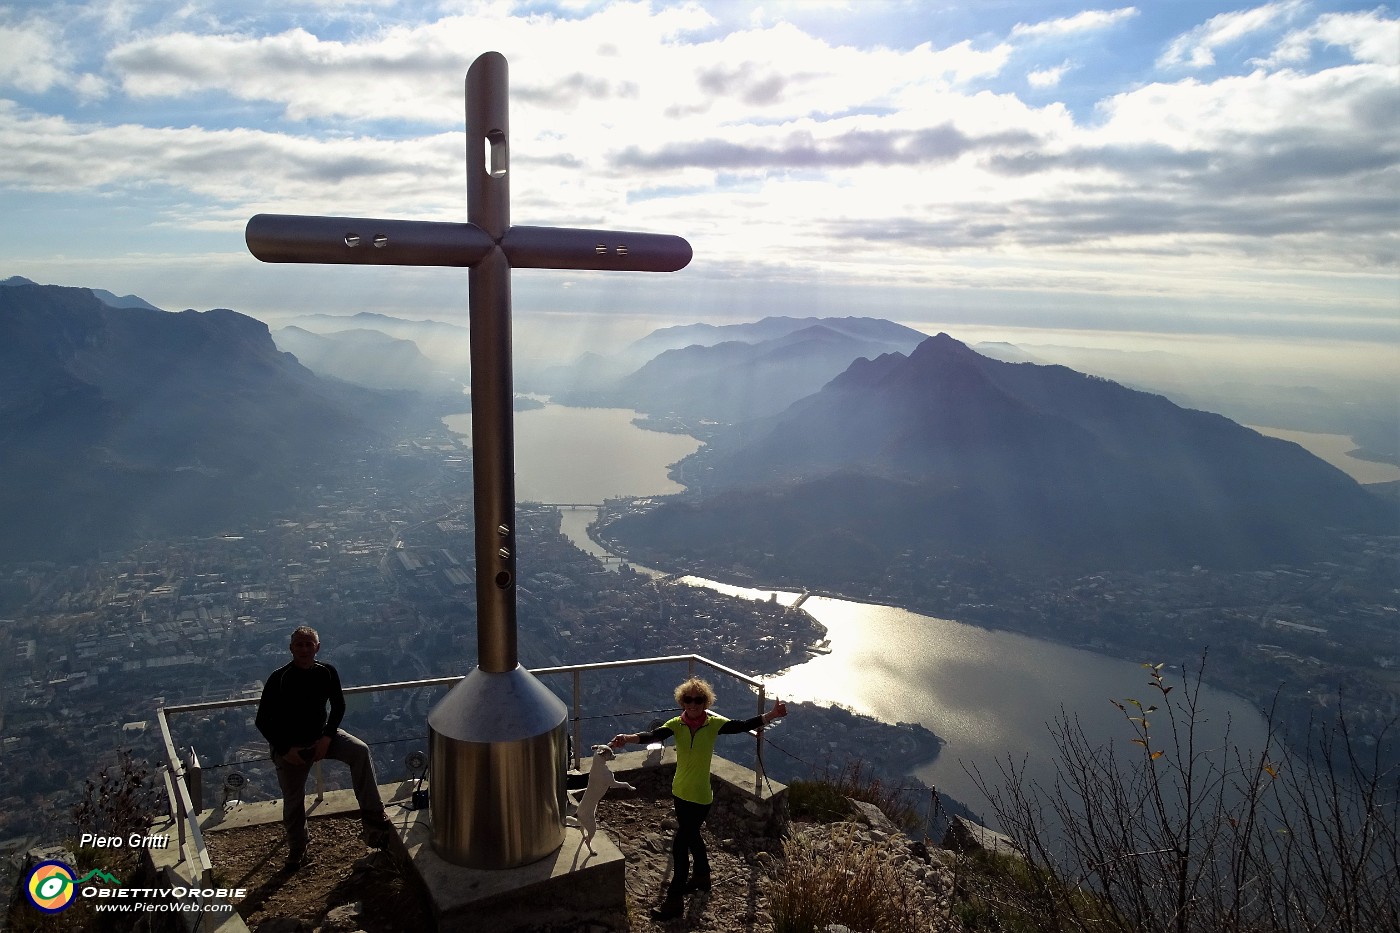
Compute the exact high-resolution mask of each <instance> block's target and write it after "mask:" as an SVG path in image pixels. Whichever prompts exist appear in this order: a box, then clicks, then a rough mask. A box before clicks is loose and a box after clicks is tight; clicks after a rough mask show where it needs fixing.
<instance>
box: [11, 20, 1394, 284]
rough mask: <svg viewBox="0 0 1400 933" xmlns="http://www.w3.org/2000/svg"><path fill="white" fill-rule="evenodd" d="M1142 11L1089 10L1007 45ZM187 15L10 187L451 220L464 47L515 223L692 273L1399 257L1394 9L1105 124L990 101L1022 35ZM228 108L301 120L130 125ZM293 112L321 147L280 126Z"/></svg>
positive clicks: (15, 169) (48, 121)
mask: <svg viewBox="0 0 1400 933" xmlns="http://www.w3.org/2000/svg"><path fill="white" fill-rule="evenodd" d="M590 9H592V8H590ZM855 9H856V12H857V13H858V12H859V7H858V6H857V7H856V8H855ZM1290 11H1295V7H1294V5H1292V4H1287V3H1276V4H1271V5H1270V6H1268V7H1261V8H1260V9H1259V10H1254V11H1248V13H1247V14H1229V15H1227V16H1226V17H1217V18H1215V19H1213V20H1211V21H1210V22H1209V23H1207V24H1205V25H1204V26H1202V27H1201V29H1199V30H1194V31H1193V32H1192V33H1190V34H1188V36H1189V37H1190V39H1191V41H1190V42H1186V41H1185V39H1186V38H1187V37H1183V38H1182V40H1179V41H1181V42H1182V45H1181V52H1180V54H1181V56H1182V58H1181V60H1182V61H1188V60H1191V58H1192V56H1194V55H1198V54H1210V50H1213V49H1217V48H1220V47H1221V46H1222V45H1223V44H1224V43H1227V42H1230V41H1234V40H1233V39H1232V38H1231V37H1239V36H1244V35H1251V34H1254V33H1257V32H1261V31H1263V30H1265V29H1266V28H1274V27H1275V26H1277V27H1279V29H1280V30H1281V29H1282V28H1283V27H1282V25H1281V24H1282V23H1283V19H1284V17H1285V16H1286V15H1290ZM201 15H202V14H201ZM1135 15H1137V11H1136V8H1132V7H1129V8H1123V9H1119V10H1112V11H1089V12H1088V13H1085V14H1080V15H1079V16H1075V17H1067V18H1065V19H1063V20H1052V21H1047V22H1044V23H1038V24H1034V25H1030V26H1021V27H1018V32H1017V33H1016V35H1017V37H1018V38H1022V39H1035V38H1054V37H1057V36H1069V35H1074V34H1083V33H1086V32H1087V31H1089V30H1091V29H1101V28H1105V27H1107V26H1108V25H1111V24H1113V23H1115V22H1122V21H1124V20H1125V19H1127V18H1128V17H1129V16H1135ZM772 19H773V17H772V16H770V17H769V20H770V21H771V20H772ZM177 22H178V23H179V25H178V26H177V27H174V28H173V29H171V28H166V29H165V31H164V32H161V31H153V32H149V33H145V34H141V35H139V36H130V35H129V36H128V38H127V39H126V40H125V41H124V42H123V44H121V45H119V46H118V47H116V48H115V49H113V50H112V52H111V53H110V55H109V57H108V59H107V61H108V66H109V71H108V72H107V73H106V74H107V75H109V76H110V77H111V78H112V79H113V80H114V81H115V82H119V83H120V86H121V87H122V88H124V89H125V90H126V92H127V93H128V94H130V95H131V96H132V97H133V98H134V99H135V104H136V106H135V107H134V108H133V110H132V112H133V114H135V115H134V116H132V117H131V118H130V119H129V120H128V121H127V122H123V123H120V124H115V125H113V124H104V123H101V122H98V119H99V118H97V117H94V118H93V119H92V120H90V121H88V122H84V121H79V120H77V119H75V118H71V117H69V118H64V117H60V116H53V115H44V114H37V113H33V112H29V111H26V110H24V109H23V108H22V107H20V106H19V105H17V104H7V103H5V102H3V101H0V149H3V151H5V152H6V153H10V154H12V155H11V156H10V157H9V158H7V159H6V160H5V161H4V162H3V163H0V189H9V190H12V191H13V190H29V191H60V192H65V193H67V192H72V193H78V194H82V193H90V194H91V196H92V200H93V201H101V200H104V199H108V198H110V199H113V200H119V199H120V198H121V196H123V195H124V194H131V195H133V196H139V197H142V198H144V199H145V200H144V201H143V205H144V206H143V210H144V209H147V208H148V207H149V210H148V213H149V215H150V216H152V219H153V223H159V224H166V225H169V226H170V227H171V228H178V229H195V230H211V229H212V230H220V231H235V230H238V229H241V226H242V224H243V223H244V222H245V221H246V219H247V217H248V216H249V215H251V214H252V213H256V212H259V211H275V212H301V213H315V214H361V215H369V216H384V215H389V216H400V217H420V218H424V219H441V220H459V219H461V217H462V214H463V209H464V199H463V191H462V173H463V164H462V145H463V137H462V132H461V129H462V127H461V120H462V75H463V73H464V72H465V70H466V68H467V66H468V65H469V64H470V62H469V59H468V57H467V56H468V55H469V54H473V53H474V52H475V51H477V50H480V49H483V48H497V49H499V50H500V51H502V52H503V53H505V54H506V56H507V58H508V59H509V60H510V68H511V135H512V140H511V158H512V178H513V181H512V200H513V204H512V215H513V217H514V218H515V219H516V221H517V222H519V223H534V224H559V225H566V226H584V227H603V228H621V229H642V230H659V231H667V232H678V233H683V234H684V235H686V236H687V237H688V238H690V239H691V240H692V242H693V244H694V245H695V247H696V253H697V258H696V261H695V264H694V270H693V271H694V273H695V274H696V275H697V276H713V277H715V278H716V279H721V278H724V279H726V280H732V279H733V277H734V276H735V275H739V274H744V275H751V276H752V277H753V280H754V281H755V282H758V281H763V280H768V281H772V280H780V281H785V282H786V281H806V282H811V281H815V280H817V278H818V277H832V278H834V277H844V278H848V279H851V280H858V281H884V282H889V281H898V282H900V283H905V284H911V285H912V284H926V285H943V286H947V285H957V286H959V287H968V288H992V287H1009V288H1025V289H1026V290H1028V291H1032V290H1035V289H1037V288H1044V289H1055V288H1062V289H1066V290H1073V289H1080V290H1086V291H1100V292H1102V293H1104V294H1113V295H1122V294H1128V293H1130V292H1133V291H1134V290H1137V291H1138V292H1140V293H1143V292H1146V293H1153V294H1159V293H1171V294H1182V293H1184V292H1185V291H1186V290H1189V289H1196V288H1197V287H1198V283H1207V284H1206V285H1203V286H1200V287H1201V288H1204V289H1205V290H1206V291H1207V292H1208V293H1210V294H1215V295H1223V296H1229V297H1230V298H1231V299H1232V300H1234V299H1240V300H1244V299H1247V298H1248V297H1249V296H1250V295H1255V296H1258V295H1264V294H1268V295H1270V296H1273V295H1280V296H1283V295H1287V294H1289V293H1290V288H1291V289H1292V291H1293V292H1295V293H1296V292H1298V289H1297V288H1296V287H1293V285H1292V284H1287V283H1295V280H1294V279H1293V278H1289V276H1292V275H1293V274H1294V273H1295V272H1296V273H1299V274H1302V271H1307V272H1308V273H1309V274H1313V275H1315V276H1319V277H1320V276H1324V275H1326V276H1334V275H1335V276H1376V277H1378V276H1382V275H1387V274H1393V268H1394V263H1395V262H1396V260H1397V256H1396V255H1395V253H1396V247H1395V243H1394V235H1393V226H1394V225H1393V217H1392V216H1391V214H1392V213H1393V204H1388V203H1387V202H1386V200H1385V197H1384V195H1385V194H1386V192H1393V191H1394V190H1395V186H1396V184H1397V171H1400V169H1397V166H1400V151H1398V150H1400V141H1397V140H1396V139H1394V138H1392V137H1393V136H1394V133H1393V131H1392V130H1390V129H1389V121H1388V120H1387V119H1385V117H1384V116H1383V115H1384V114H1385V113H1386V112H1387V110H1386V107H1387V104H1388V105H1389V107H1390V109H1391V110H1393V100H1394V96H1393V95H1394V80H1393V74H1394V72H1393V64H1391V65H1387V64H1385V63H1386V61H1387V59H1386V55H1387V54H1391V59H1392V60H1393V58H1394V55H1393V53H1387V51H1386V50H1385V49H1384V48H1381V47H1380V46H1379V45H1378V44H1377V43H1376V42H1374V41H1373V36H1374V35H1376V34H1381V35H1385V34H1386V32H1387V30H1389V31H1390V34H1391V35H1393V34H1394V26H1395V23H1394V21H1393V20H1385V19H1384V18H1383V17H1381V16H1380V14H1355V15H1348V16H1341V15H1337V16H1335V17H1328V16H1324V17H1321V18H1319V19H1318V20H1317V21H1316V22H1315V23H1313V24H1312V25H1311V26H1308V27H1307V28H1305V29H1299V30H1298V31H1297V32H1295V33H1292V34H1290V36H1293V37H1294V38H1293V40H1292V41H1293V42H1294V45H1293V46H1289V48H1305V49H1307V48H1311V47H1312V46H1313V45H1314V44H1316V43H1324V42H1325V43H1331V44H1334V45H1339V46H1344V47H1346V48H1348V49H1351V50H1352V55H1353V56H1354V57H1355V58H1356V59H1357V62H1358V64H1353V65H1349V66H1346V67H1319V68H1316V69H1314V71H1313V73H1304V72H1303V71H1302V70H1301V69H1299V70H1296V71H1293V70H1282V71H1276V72H1275V71H1271V70H1269V69H1266V68H1260V69H1258V70H1257V71H1256V72H1255V73H1254V74H1249V75H1244V76H1232V77H1226V78H1221V79H1218V80H1204V79H1188V80H1182V81H1180V82H1177V83H1157V84H1151V85H1148V86H1145V87H1141V88H1137V89H1134V90H1131V91H1124V92H1123V93H1120V94H1116V95H1113V96H1111V97H1108V98H1106V99H1105V100H1104V101H1103V103H1102V105H1101V107H1100V109H1099V111H1098V113H1097V114H1096V116H1095V119H1094V121H1093V122H1089V123H1080V122H1077V121H1076V118H1075V116H1074V115H1073V113H1072V112H1071V110H1070V109H1069V108H1068V107H1066V106H1064V105H1061V104H1058V103H1053V104H1049V105H1047V106H1043V107H1034V106H1031V105H1029V104H1027V103H1026V101H1025V100H1023V99H1021V97H1018V96H1017V95H1016V94H1012V93H995V94H994V93H992V92H990V91H986V90H979V89H978V87H979V83H981V82H982V81H983V80H984V79H986V78H989V77H995V76H1000V75H1002V73H1003V72H1004V71H1005V70H1006V68H1007V65H1008V62H1009V61H1011V60H1012V59H1011V56H1012V54H1013V53H1014V48H1013V46H1012V45H1011V44H1009V43H1008V44H1002V45H998V46H996V47H993V48H986V47H979V46H975V45H974V44H973V43H972V42H970V41H962V42H956V43H953V44H950V45H947V46H946V47H935V46H934V45H933V44H932V43H925V44H922V45H917V46H915V47H913V48H904V49H897V48H885V47H878V46H870V47H857V46H854V45H840V44H833V42H831V41H826V40H823V39H822V38H820V37H819V36H817V35H814V34H812V33H810V32H808V31H805V30H803V29H801V28H798V27H797V26H796V25H793V24H792V23H787V22H781V21H777V22H772V23H771V25H766V26H754V25H750V24H747V23H748V21H747V20H744V21H743V22H741V23H740V25H739V26H738V27H737V28H736V29H734V30H733V31H727V32H726V31H724V30H723V29H720V28H718V27H717V24H716V22H715V20H714V19H713V18H712V17H711V16H710V14H709V13H708V12H707V11H706V10H704V9H702V8H699V7H696V6H668V7H661V8H655V9H654V8H652V7H651V6H649V5H647V4H609V5H607V6H604V7H602V8H599V9H597V10H596V11H594V12H591V13H589V12H587V11H586V10H585V11H584V12H582V13H580V14H579V15H578V16H575V17H573V18H563V17H561V18H552V17H549V16H546V15H536V16H533V17H532V18H530V19H529V20H526V19H524V18H514V17H512V15H511V8H510V7H507V6H481V7H473V8H472V13H471V15H470V16H445V17H442V18H439V19H437V20H435V21H432V22H422V23H418V24H407V23H404V24H398V25H391V26H372V25H367V26H364V27H363V28H361V29H359V31H355V30H346V31H343V32H338V33H335V34H334V35H335V36H336V38H328V36H330V35H332V34H331V33H326V35H317V34H316V33H315V32H314V28H315V27H313V26H312V25H308V26H307V27H306V28H303V29H294V28H286V29H281V28H280V27H279V31H277V32H275V33H272V34H256V33H254V32H251V31H248V32H238V31H234V30H233V29H232V28H230V27H229V26H227V25H225V26H217V27H211V26H208V25H204V26H196V25H195V23H196V18H195V17H194V16H193V14H192V15H191V17H188V18H186V19H184V20H177ZM306 22H307V23H308V24H310V23H311V21H310V20H307V21H306ZM1283 47H1284V46H1280V48H1283ZM464 50H471V52H467V51H464ZM1201 50H1205V51H1204V52H1201ZM31 59H32V56H31ZM1091 69H1092V62H1090V61H1089V60H1087V59H1076V61H1075V62H1071V61H1069V60H1065V61H1064V62H1062V63H1061V64H1060V65H1056V66H1052V67H1045V68H1040V69H1039V70H1037V71H1033V72H1031V73H1029V74H1028V75H1027V76H1026V80H1027V81H1028V82H1029V83H1030V85H1031V86H1033V87H1036V88H1040V89H1042V90H1043V89H1047V88H1054V87H1056V86H1058V85H1059V84H1060V82H1062V81H1064V80H1065V78H1066V75H1068V74H1070V73H1071V72H1074V77H1076V78H1077V77H1079V72H1080V71H1081V70H1082V71H1084V72H1088V71H1090V70H1091ZM93 80H94V82H95V83H94V85H93V87H92V88H91V92H92V93H100V91H101V85H100V83H96V79H95V78H94V79H93ZM1043 96H1045V95H1044V94H1036V95H1035V97H1036V99H1040V98H1041V97H1043ZM221 97H222V98H224V99H225V101H226V100H227V99H228V98H232V99H234V100H243V101H254V102H257V103H259V104H269V103H270V104H272V105H273V108H274V109H278V110H281V111H282V113H283V115H284V118H285V119H284V120H283V122H281V123H280V124H279V123H278V121H277V120H275V119H274V120H273V121H271V122H269V123H261V122H260V123H258V124H256V125H252V126H245V127H241V128H238V127H235V128H230V129H224V130H210V129H202V128H200V127H191V126H184V127H180V126H142V125H139V124H138V123H137V122H136V121H137V116H140V117H141V118H144V119H148V120H150V118H149V116H148V114H149V113H151V112H157V113H159V108H160V106H161V105H162V104H163V103H164V102H165V100H166V99H169V100H170V101H172V102H174V103H175V105H176V106H175V107H174V108H173V111H176V112H178V111H188V110H190V109H191V108H190V107H189V102H190V101H198V102H199V103H200V104H203V103H205V102H206V101H208V100H210V99H213V100H214V103H215V105H221V104H223V103H224V102H225V101H220V98H221ZM124 103H129V102H124ZM249 109H252V110H256V111H259V112H265V111H266V110H267V109H268V108H267V107H265V106H260V107H256V108H249ZM229 110H233V111H234V112H235V113H236V112H237V111H238V108H227V107H224V110H223V111H222V112H224V113H227V112H228V111H229ZM157 119H159V118H157ZM174 119H175V118H174V117H172V118H171V120H172V122H173V120H174ZM225 119H228V120H229V122H231V119H229V118H225ZM300 120H314V121H316V129H315V130H314V131H313V130H308V129H306V128H305V127H304V126H303V125H301V124H299V123H293V124H288V123H287V122H286V121H300ZM150 122H156V120H150ZM1320 128H1325V132H1320ZM151 205H154V206H151ZM1387 211H1390V212H1391V213H1387ZM244 258H246V257H244ZM580 282H581V283H583V282H584V280H580ZM1281 283H1285V284H1281ZM585 284H586V283H585ZM579 288H580V290H582V289H583V288H584V284H580V286H579ZM1317 292H1318V293H1319V294H1320V293H1321V289H1318V290H1317ZM1368 294H1369V293H1368ZM1392 297H1393V296H1392ZM1365 301H1367V302H1370V301H1371V298H1369V297H1367V298H1366V299H1365Z"/></svg>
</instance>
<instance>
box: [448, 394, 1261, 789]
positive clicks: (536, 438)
mask: <svg viewBox="0 0 1400 933" xmlns="http://www.w3.org/2000/svg"><path fill="white" fill-rule="evenodd" d="M634 417H636V415H635V413H634V412H630V411H624V410H619V409H574V408H563V407H560V406H553V405H550V406H547V407H545V408H543V409H539V410H535V411H527V412H518V413H517V414H516V424H515V431H516V447H517V452H516V464H515V465H516V484H517V495H518V496H519V498H520V499H521V500H525V499H532V500H537V501H542V502H601V501H602V499H603V498H605V497H611V496H615V495H629V496H646V495H659V494H665V493H668V492H676V491H679V488H680V487H678V486H677V485H676V484H674V483H672V482H671V480H670V479H668V478H667V477H666V468H667V466H668V465H669V464H671V463H673V462H675V461H676V460H677V459H680V457H683V456H685V455H686V454H689V453H690V452H691V451H693V450H695V449H696V448H697V447H698V446H699V442H698V441H696V440H694V439H693V438H689V437H680V436H677V435H668V434H658V433H656V432H652V431H644V430H642V429H640V428H638V427H636V426H635V425H633V424H632V419H633V418H634ZM465 418H466V416H451V417H449V418H448V419H445V420H446V421H447V423H448V425H449V427H452V429H453V430H455V431H458V433H466V430H464V429H462V428H458V427H456V426H455V425H454V421H456V422H458V423H460V421H461V420H464V419H465ZM563 517H564V526H563V527H564V532H565V534H568V535H569V536H570V538H572V539H573V540H574V541H575V542H576V543H577V544H579V546H580V547H584V548H585V549H586V550H589V551H590V552H594V553H602V552H601V549H599V548H598V546H597V545H595V544H593V543H592V542H591V541H589V540H588V537H587V533H586V531H585V527H586V525H587V524H588V522H590V521H592V520H593V519H594V517H595V513H594V512H593V511H592V510H576V511H565V512H564V513H563ZM684 582H687V583H690V584H692V585H700V586H709V587H712V588H714V589H717V590H720V591H723V592H728V593H731V594H734V595H736V596H740V597H744V598H758V599H767V598H768V597H769V593H770V591H767V590H755V589H747V588H742V587H734V586H726V585H722V584H719V583H715V582H714V581H708V580H703V579H701V578H697V577H687V578H685V580H684ZM812 582H813V585H814V586H820V583H821V581H812ZM797 596H798V594H796V593H780V594H778V599H779V601H780V602H783V603H785V604H791V603H792V602H793V601H795V600H796V599H797ZM803 608H804V609H806V610H807V611H808V612H810V613H811V614H812V616H813V617H814V618H816V619H817V620H818V621H819V622H821V623H822V624H823V625H825V626H826V627H827V630H828V635H829V638H830V646H831V653H830V654H827V655H819V656H814V657H813V658H812V660H810V661H807V662H806V663H804V664H801V665H798V666H797V667H794V668H791V669H789V670H788V671H785V672H783V673H781V674H779V675H776V676H773V677H770V678H768V680H767V685H768V691H769V693H770V694H772V695H777V696H781V697H783V698H785V699H795V700H813V701H816V702H820V703H840V704H842V705H844V706H847V707H849V708H851V709H853V710H855V711H857V712H861V713H867V714H869V715H872V716H875V717H877V718H879V719H882V720H885V721H887V722H899V721H904V722H918V723H922V724H923V725H925V726H927V727H928V728H929V729H931V730H933V731H934V732H935V733H937V734H938V735H939V736H941V737H943V738H944V739H946V740H947V743H948V744H947V745H946V746H945V748H944V750H943V754H942V755H940V756H939V758H938V759H937V760H935V761H934V762H932V763H929V764H926V765H924V766H922V767H919V768H917V769H915V770H914V771H913V773H914V774H915V775H917V776H918V777H919V778H920V779H922V780H923V781H925V782H926V783H928V784H930V785H933V786H936V787H938V788H939V789H941V790H943V791H946V792H947V793H949V794H951V795H952V796H954V797H956V798H958V799H959V800H962V801H963V802H964V803H967V804H968V805H969V806H971V807H973V808H974V809H975V810H978V811H979V812H982V811H983V810H984V802H983V799H982V796H981V794H980V792H979V791H977V789H976V787H975V785H974V783H973V781H972V779H971V778H970V777H969V776H968V775H967V773H966V772H965V770H964V767H965V766H966V767H972V766H976V767H979V768H981V770H982V771H983V773H984V774H986V775H988V776H989V777H990V776H992V775H993V774H994V772H995V768H996V763H997V762H998V761H999V760H1003V759H1004V758H1005V757H1006V755H1007V754H1008V753H1010V754H1011V755H1013V756H1014V758H1015V760H1016V762H1017V764H1019V763H1020V761H1021V758H1022V756H1025V757H1026V758H1027V772H1028V774H1029V775H1030V776H1032V777H1034V778H1036V779H1039V780H1042V781H1046V780H1048V779H1049V778H1050V777H1051V776H1052V771H1051V769H1050V767H1049V762H1050V757H1051V755H1052V754H1053V752H1054V743H1053V740H1052V739H1051V737H1050V735H1049V732H1048V731H1047V729H1046V723H1048V722H1049V721H1050V720H1052V719H1053V718H1054V717H1055V716H1056V715H1058V714H1059V713H1060V710H1061V708H1062V707H1063V708H1064V710H1065V711H1066V712H1067V713H1068V714H1069V715H1071V716H1078V717H1079V719H1080V721H1081V723H1082V724H1083V726H1084V729H1085V731H1086V732H1087V733H1088V734H1089V735H1091V736H1095V737H1098V736H1102V737H1103V738H1105V739H1107V738H1108V737H1110V736H1111V737H1113V738H1114V739H1115V741H1117V742H1118V744H1120V745H1121V744H1126V743H1127V742H1128V740H1129V739H1130V738H1131V737H1132V735H1131V733H1130V732H1129V731H1128V728H1127V724H1126V723H1125V722H1124V720H1123V717H1122V714H1121V713H1119V711H1118V710H1117V709H1115V708H1114V707H1113V706H1112V705H1111V703H1110V702H1109V701H1110V700H1111V699H1116V700H1119V701H1120V702H1121V701H1122V700H1124V699H1126V698H1128V697H1134V698H1137V699H1140V700H1142V701H1143V702H1144V703H1145V704H1146V703H1150V702H1152V701H1153V700H1154V699H1156V698H1155V697H1153V696H1152V694H1153V693H1155V691H1152V690H1151V688H1149V687H1148V676H1147V673H1146V672H1145V671H1144V670H1143V669H1142V668H1141V667H1140V666H1139V664H1137V663H1134V662H1129V661H1123V660H1119V659H1116V658H1110V657H1107V656H1105V655H1101V654H1096V653H1094V652H1091V651H1083V650H1079V649H1076V648H1069V647H1065V646H1062V645H1058V644H1055V643H1053V642H1048V641H1043V640H1040V639H1036V638H1030V637H1027V636H1024V635H1017V634H1014V633H1010V632H999V631H991V630H988V629H983V628H978V627H976V626H972V625H964V624H962V623H960V622H954V621H951V620H947V619H937V618H933V617H931V616H923V615H919V614H917V613H913V612H908V611H905V610H902V609H895V608H891V607H888V606H878V605H873V604H868V603H861V602H858V601H854V600H845V599H833V598H829V597H817V596H813V597H809V598H808V599H807V601H806V602H805V603H804V604H803ZM1142 660H1143V661H1154V662H1155V661H1178V660H1189V659H1177V658H1170V659H1168V658H1143V659H1142ZM1202 705H1203V707H1204V708H1205V709H1206V711H1207V718H1208V719H1209V723H1208V731H1209V732H1211V733H1212V734H1213V735H1215V736H1217V737H1219V736H1221V735H1223V734H1224V727H1225V725H1226V723H1227V721H1230V722H1232V723H1233V725H1232V731H1231V736H1232V741H1233V743H1234V744H1237V745H1239V746H1241V747H1243V748H1247V749H1248V748H1259V747H1261V746H1262V743H1263V740H1264V734H1265V733H1264V723H1263V719H1262V717H1261V716H1260V715H1259V714H1258V712H1257V711H1255V710H1254V709H1253V707H1251V706H1250V705H1249V704H1248V703H1247V702H1246V701H1244V700H1242V699H1240V698H1239V697H1235V696H1232V695H1230V694H1228V693H1225V692H1223V691H1219V690H1212V689H1204V690H1203V691H1202ZM1162 724H1163V725H1165V720H1163V721H1162ZM853 751H855V752H856V753H858V752H859V750H853Z"/></svg>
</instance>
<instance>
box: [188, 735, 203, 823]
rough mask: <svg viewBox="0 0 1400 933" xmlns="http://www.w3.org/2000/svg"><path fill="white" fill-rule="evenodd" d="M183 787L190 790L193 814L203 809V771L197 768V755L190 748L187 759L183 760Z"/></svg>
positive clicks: (191, 747)
mask: <svg viewBox="0 0 1400 933" xmlns="http://www.w3.org/2000/svg"><path fill="white" fill-rule="evenodd" d="M185 786H186V787H188V788H189V789H190V803H191V805H192V806H193V807H194V812H196V813H199V812H200V811H201V810H203V809H204V769H203V768H201V767H200V766H199V755H197V754H195V750H194V746H193V745H191V746H190V754H189V757H188V758H186V759H185Z"/></svg>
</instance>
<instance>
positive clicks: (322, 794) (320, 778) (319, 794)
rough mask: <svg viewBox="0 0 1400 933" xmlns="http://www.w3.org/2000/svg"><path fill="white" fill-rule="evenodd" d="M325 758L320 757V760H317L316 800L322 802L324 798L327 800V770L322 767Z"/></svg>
mask: <svg viewBox="0 0 1400 933" xmlns="http://www.w3.org/2000/svg"><path fill="white" fill-rule="evenodd" d="M324 760H325V759H319V760H317V762H316V802H317V803H320V802H321V801H322V800H325V799H326V772H325V770H324V769H323V768H322V767H321V761H324Z"/></svg>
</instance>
